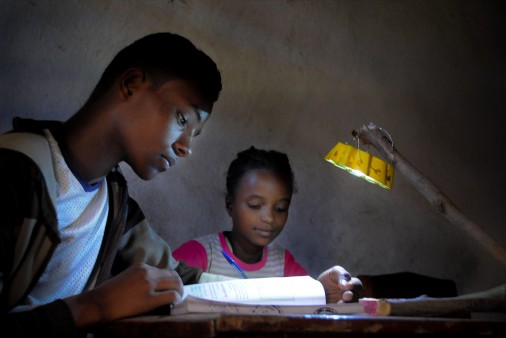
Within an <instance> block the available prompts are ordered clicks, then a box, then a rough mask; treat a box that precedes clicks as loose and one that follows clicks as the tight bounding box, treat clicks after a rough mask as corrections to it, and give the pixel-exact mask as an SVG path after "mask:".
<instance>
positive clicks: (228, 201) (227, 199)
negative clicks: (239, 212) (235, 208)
mask: <svg viewBox="0 0 506 338" xmlns="http://www.w3.org/2000/svg"><path fill="white" fill-rule="evenodd" d="M225 209H227V213H228V215H229V216H230V217H232V198H231V197H230V195H227V196H226V197H225Z"/></svg>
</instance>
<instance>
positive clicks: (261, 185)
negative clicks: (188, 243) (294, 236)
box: [227, 169, 291, 247]
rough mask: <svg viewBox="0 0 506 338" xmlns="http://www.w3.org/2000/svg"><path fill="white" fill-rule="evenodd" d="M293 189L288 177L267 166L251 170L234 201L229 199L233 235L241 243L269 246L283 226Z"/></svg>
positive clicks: (228, 206)
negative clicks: (285, 179) (290, 189)
mask: <svg viewBox="0 0 506 338" xmlns="http://www.w3.org/2000/svg"><path fill="white" fill-rule="evenodd" d="M290 201H291V193H290V191H289V190H288V187H287V185H286V183H285V181H283V180H281V179H280V178H279V177H278V176H277V175H274V174H273V173H272V172H271V171H269V170H266V169H257V170H251V171H249V172H247V173H246V174H245V175H244V176H243V177H242V178H241V180H240V181H239V184H238V186H237V188H236V193H235V198H234V200H233V201H227V211H228V213H229V215H230V216H231V217H232V222H233V228H232V232H233V234H234V235H233V237H234V239H236V240H238V241H240V243H236V246H237V244H239V245H241V246H243V247H244V246H248V247H251V246H253V247H254V246H262V247H263V246H266V245H268V244H269V243H271V242H272V241H273V240H274V239H275V238H276V237H277V236H278V235H279V234H280V233H281V231H282V230H283V227H284V226H285V223H286V220H287V218H288V208H289V207H290Z"/></svg>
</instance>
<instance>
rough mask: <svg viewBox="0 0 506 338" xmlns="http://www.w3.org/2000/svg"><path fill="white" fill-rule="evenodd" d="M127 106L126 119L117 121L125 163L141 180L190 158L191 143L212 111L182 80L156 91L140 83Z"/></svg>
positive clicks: (208, 104)
mask: <svg viewBox="0 0 506 338" xmlns="http://www.w3.org/2000/svg"><path fill="white" fill-rule="evenodd" d="M127 102H128V103H125V105H126V104H128V108H127V109H126V112H127V113H126V114H127V116H128V117H127V118H125V119H122V121H120V124H121V130H122V131H121V135H122V146H123V148H124V149H123V151H124V153H125V162H127V163H128V164H129V165H130V166H131V167H132V169H133V170H134V172H135V173H136V174H137V175H138V176H139V177H140V178H142V179H144V180H150V179H152V178H153V177H154V176H155V175H156V174H158V173H159V172H162V171H165V170H167V169H169V168H170V167H172V166H174V165H175V164H176V162H177V160H178V159H179V158H180V157H186V156H188V155H190V154H191V141H192V139H193V137H195V136H197V135H198V134H200V132H201V131H202V129H203V127H204V125H205V122H206V121H207V119H208V118H209V114H210V113H211V110H212V103H209V102H206V101H205V100H203V99H202V98H201V96H199V95H198V92H197V91H196V90H194V89H193V88H192V87H191V85H190V84H189V83H188V82H187V81H184V80H170V81H167V82H165V83H164V84H163V85H161V86H160V87H159V88H156V89H155V88H152V87H151V85H150V82H149V81H144V83H142V84H141V85H139V86H136V87H135V91H134V92H133V94H131V96H130V97H129V99H128V100H127Z"/></svg>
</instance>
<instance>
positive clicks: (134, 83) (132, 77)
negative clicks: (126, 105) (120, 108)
mask: <svg viewBox="0 0 506 338" xmlns="http://www.w3.org/2000/svg"><path fill="white" fill-rule="evenodd" d="M145 81H146V73H145V72H144V71H143V70H142V69H140V68H130V69H128V70H127V71H125V72H124V73H123V75H121V78H120V83H119V86H120V95H121V98H122V99H123V100H128V98H129V97H130V96H132V95H133V94H134V93H135V92H136V91H137V90H138V89H139V87H140V86H141V85H142V84H143V83H144V82H145Z"/></svg>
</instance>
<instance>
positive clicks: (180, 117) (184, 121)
mask: <svg viewBox="0 0 506 338" xmlns="http://www.w3.org/2000/svg"><path fill="white" fill-rule="evenodd" d="M177 119H178V123H179V124H180V125H182V126H185V125H186V124H187V123H188V120H187V119H186V117H184V116H183V114H181V113H178V114H177Z"/></svg>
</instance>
